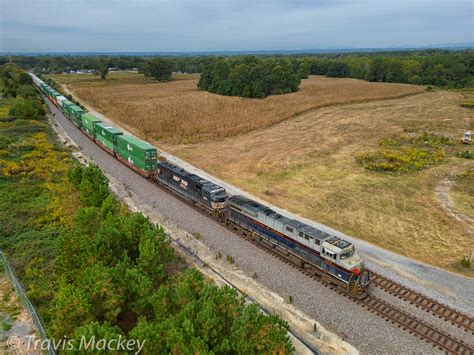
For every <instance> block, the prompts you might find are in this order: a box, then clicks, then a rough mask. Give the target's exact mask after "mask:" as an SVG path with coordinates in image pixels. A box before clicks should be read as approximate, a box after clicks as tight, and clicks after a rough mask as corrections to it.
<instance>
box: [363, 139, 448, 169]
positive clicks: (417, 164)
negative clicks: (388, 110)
mask: <svg viewBox="0 0 474 355" xmlns="http://www.w3.org/2000/svg"><path fill="white" fill-rule="evenodd" d="M451 144H453V143H452V140H451V139H450V138H448V137H444V136H437V135H432V134H427V133H423V134H422V135H421V136H418V137H414V138H411V137H397V138H386V139H382V140H380V141H379V145H378V148H377V150H376V151H375V152H365V153H360V154H358V155H356V161H357V162H358V163H359V164H360V165H362V166H364V168H366V169H367V170H372V171H386V172H393V173H396V172H409V171H419V170H422V169H425V168H427V167H429V166H432V165H437V164H440V163H441V162H442V161H443V159H444V156H445V151H444V149H443V146H444V145H451Z"/></svg>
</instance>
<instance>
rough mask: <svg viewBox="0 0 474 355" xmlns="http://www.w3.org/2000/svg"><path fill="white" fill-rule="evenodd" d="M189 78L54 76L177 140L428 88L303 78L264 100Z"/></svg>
mask: <svg viewBox="0 0 474 355" xmlns="http://www.w3.org/2000/svg"><path fill="white" fill-rule="evenodd" d="M186 77H188V78H189V80H175V81H172V82H170V83H157V82H156V81H154V80H153V79H149V78H145V77H143V76H142V75H139V74H133V73H113V74H111V79H110V80H105V81H104V80H100V79H99V78H97V77H96V76H94V75H92V74H90V75H62V76H52V78H53V79H55V80H56V81H59V82H62V83H65V84H66V85H67V86H68V88H69V89H72V91H73V92H74V93H75V94H77V95H78V96H79V97H81V98H84V99H85V100H86V102H87V103H88V104H90V105H91V106H92V107H95V108H96V109H98V110H99V111H100V112H102V113H103V114H105V115H106V116H107V117H110V118H112V119H114V120H117V121H119V122H121V123H123V124H125V125H127V126H129V127H130V128H135V129H138V130H139V132H142V133H143V134H144V135H145V136H146V137H147V139H149V140H155V141H160V142H166V143H173V144H177V143H196V142H204V141H211V140H215V139H222V138H226V137H232V136H235V135H239V134H243V133H247V132H250V131H252V130H255V129H262V128H264V127H269V126H271V125H273V124H275V123H279V122H282V121H284V120H287V119H289V118H291V117H294V116H296V115H298V114H301V113H304V112H307V111H309V110H312V109H315V108H318V107H325V106H332V105H337V104H342V103H349V102H364V101H370V100H374V99H382V98H395V97H402V96H406V95H410V94H413V93H419V92H421V91H423V90H424V88H422V87H419V86H413V85H402V84H383V83H377V84H374V83H367V82H365V81H361V80H354V79H327V78H324V77H310V78H309V79H307V80H303V81H302V84H301V89H300V91H298V92H296V93H293V94H288V95H278V96H270V97H267V98H266V99H263V100H259V99H243V98H238V97H226V96H221V95H216V94H211V93H208V92H205V91H199V90H197V87H196V84H197V78H196V77H195V76H183V75H181V76H180V77H179V78H178V79H184V78H186ZM111 86H113V89H112V88H111ZM137 133H138V132H137Z"/></svg>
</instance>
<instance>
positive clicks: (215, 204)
mask: <svg viewBox="0 0 474 355" xmlns="http://www.w3.org/2000/svg"><path fill="white" fill-rule="evenodd" d="M203 194H204V196H206V195H207V196H209V200H210V201H211V207H212V208H213V209H214V210H220V209H223V208H225V207H226V206H227V198H228V197H229V196H227V192H226V191H225V189H224V188H223V187H220V186H218V185H215V184H210V186H204V187H203Z"/></svg>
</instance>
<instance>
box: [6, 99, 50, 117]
mask: <svg viewBox="0 0 474 355" xmlns="http://www.w3.org/2000/svg"><path fill="white" fill-rule="evenodd" d="M10 115H12V116H14V117H16V118H18V119H22V120H41V119H43V118H44V116H45V112H44V109H43V105H42V103H41V101H40V100H39V99H36V98H31V97H29V98H17V99H16V101H15V103H14V104H13V106H12V108H11V109H10Z"/></svg>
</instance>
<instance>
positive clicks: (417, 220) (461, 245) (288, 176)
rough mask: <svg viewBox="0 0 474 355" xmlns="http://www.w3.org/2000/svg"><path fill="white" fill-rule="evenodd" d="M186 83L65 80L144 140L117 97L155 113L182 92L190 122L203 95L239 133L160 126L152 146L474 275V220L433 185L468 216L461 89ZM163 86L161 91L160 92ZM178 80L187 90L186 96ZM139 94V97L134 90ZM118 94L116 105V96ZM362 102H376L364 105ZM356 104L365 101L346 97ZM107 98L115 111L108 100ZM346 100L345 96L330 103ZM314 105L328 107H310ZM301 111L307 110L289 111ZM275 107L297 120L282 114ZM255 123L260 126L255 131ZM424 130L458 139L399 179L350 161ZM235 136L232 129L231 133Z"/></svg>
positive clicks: (312, 82)
mask: <svg viewBox="0 0 474 355" xmlns="http://www.w3.org/2000/svg"><path fill="white" fill-rule="evenodd" d="M60 79H61V78H60ZM61 80H62V79H61ZM192 83H193V81H191V80H189V81H183V82H179V83H178V82H172V83H169V84H150V85H148V84H146V85H138V84H134V85H129V84H127V83H126V82H124V84H123V85H114V87H108V86H110V85H108V86H107V85H106V86H104V87H101V88H97V90H96V89H92V88H85V87H83V86H82V87H81V85H80V84H77V86H76V84H72V87H73V89H74V92H75V93H76V94H79V96H80V97H81V98H82V99H84V101H86V102H87V103H89V104H91V105H92V106H94V107H95V108H96V109H98V110H99V111H101V112H103V113H106V114H107V115H108V116H109V117H110V118H111V119H115V120H117V121H120V122H121V123H125V126H128V127H130V128H131V129H132V130H133V131H134V132H136V133H138V135H140V136H142V137H143V138H145V137H150V136H151V133H150V132H153V131H154V129H153V125H151V126H150V128H149V129H150V131H145V130H143V127H142V126H141V125H142V124H144V123H143V122H144V121H143V119H142V118H141V116H140V114H139V113H138V112H143V110H144V108H142V107H138V106H137V111H136V112H135V113H133V112H134V111H129V112H130V115H129V116H128V119H127V120H126V121H125V122H124V121H122V119H121V118H120V117H119V115H114V114H113V112H123V111H125V110H129V109H130V108H131V107H132V106H133V104H132V103H130V101H128V100H126V99H125V97H124V96H123V94H122V93H123V92H125V91H126V88H128V89H129V88H130V87H134V88H135V93H133V94H132V96H133V97H137V100H138V101H139V102H143V106H144V107H150V105H151V103H150V102H151V101H152V100H154V101H153V102H156V103H157V104H158V103H159V104H160V105H161V106H159V108H156V110H155V111H154V112H164V111H163V109H164V108H165V107H169V106H168V105H170V103H176V102H177V101H175V99H176V98H177V97H182V98H183V99H184V98H186V100H189V102H186V103H184V102H183V103H180V104H179V105H178V104H176V105H177V106H179V107H176V108H173V110H174V111H173V112H181V111H182V110H184V108H186V110H185V111H187V110H191V111H189V112H188V113H187V116H186V117H190V116H192V117H194V118H193V120H196V119H197V117H198V116H194V115H192V114H193V113H194V112H203V110H204V108H199V105H198V103H197V102H196V100H197V99H196V97H202V101H199V100H197V101H198V102H210V103H208V105H211V106H212V107H213V109H212V110H211V109H210V108H209V109H208V108H206V110H209V115H210V116H212V117H225V122H233V123H234V125H235V126H238V127H240V128H239V129H237V128H235V131H233V130H232V128H228V129H227V130H225V131H222V132H223V133H222V134H223V136H229V137H227V138H225V139H220V140H212V139H211V138H212V137H220V136H215V135H213V134H212V133H207V132H202V133H201V134H197V133H195V134H191V133H189V132H192V131H188V130H190V129H191V127H188V126H187V125H185V124H184V123H177V124H176V125H175V126H174V127H173V128H172V129H171V128H168V130H172V131H174V130H176V133H175V134H178V136H177V138H173V139H169V140H163V139H160V140H157V141H155V143H156V144H157V145H158V146H159V147H160V148H162V149H163V150H165V151H168V152H170V153H173V154H175V155H177V156H180V157H181V158H183V159H185V160H187V161H189V162H191V163H193V164H195V165H197V166H199V167H200V168H202V169H204V170H206V171H208V172H210V173H212V174H214V175H216V176H218V177H220V178H223V179H225V180H226V181H229V182H231V183H233V184H235V185H237V186H240V187H242V188H243V189H245V190H247V191H249V192H251V193H253V194H255V195H257V196H259V197H261V198H262V199H265V200H267V201H269V202H271V203H273V204H275V205H278V206H280V207H284V208H286V209H289V210H291V211H292V212H296V213H298V214H300V215H303V216H305V217H308V218H311V219H313V220H317V221H319V222H322V223H325V224H327V225H329V226H331V227H333V228H336V229H338V230H340V231H342V232H344V233H346V234H349V235H353V236H354V237H357V238H360V239H364V240H367V241H369V242H371V243H373V244H376V245H379V246H381V247H384V248H386V249H389V250H392V251H394V252H397V253H400V254H402V255H406V256H409V257H412V258H415V259H418V260H420V261H423V262H426V263H429V264H432V265H436V266H439V267H443V268H446V269H448V270H451V271H455V272H460V273H463V274H466V275H469V276H474V270H472V269H471V270H467V269H462V268H461V267H460V266H459V260H460V259H461V257H463V256H464V255H468V254H470V252H471V250H472V249H473V247H474V235H473V230H474V225H473V223H471V222H470V221H465V220H462V221H461V220H458V219H456V218H455V217H453V216H452V215H450V214H449V213H448V211H447V210H446V209H445V205H444V204H443V203H442V201H441V199H440V198H439V196H438V195H437V194H436V190H437V187H438V186H439V184H440V183H441V181H443V180H445V179H451V180H453V181H454V182H455V185H454V187H453V188H452V190H451V192H450V196H451V198H452V200H453V202H454V207H455V209H459V211H460V212H461V213H463V214H465V215H466V216H468V217H470V218H474V210H473V205H474V196H473V195H472V186H473V183H474V181H473V178H472V176H471V177H467V178H464V179H463V180H462V181H461V180H459V178H458V177H457V176H458V175H460V174H462V173H463V172H465V171H467V170H469V169H470V168H473V167H474V161H472V160H471V161H469V160H465V159H461V158H457V157H456V155H455V154H456V151H457V150H459V149H470V150H473V149H474V147H473V146H471V147H468V148H466V146H464V147H461V146H460V145H459V144H458V143H457V142H458V141H459V138H460V136H461V132H462V130H464V129H469V128H470V129H471V130H472V129H473V128H474V110H469V109H465V108H461V107H460V106H459V103H460V102H462V101H463V99H464V96H463V94H462V93H458V92H447V91H435V92H425V93H422V94H419V95H414V96H409V97H404V98H399V99H391V100H380V98H381V97H383V95H382V92H383V93H384V94H385V95H387V96H389V97H392V96H401V95H406V94H408V93H410V92H413V90H414V91H415V92H416V91H418V92H419V91H422V90H423V89H422V88H419V87H411V86H404V85H392V84H383V85H381V84H371V83H365V82H360V81H357V80H350V79H349V80H348V79H326V78H319V77H314V78H311V79H309V80H307V81H306V82H304V83H303V90H301V91H300V92H299V93H297V94H290V95H284V96H278V97H270V98H268V99H266V100H262V102H255V100H241V99H236V98H228V97H216V95H211V94H207V93H202V92H197V91H195V90H194V89H193V88H192V87H191V86H192V85H191V84H192ZM160 85H161V86H164V87H167V88H165V89H163V88H162V89H157V87H159V86H160ZM181 85H182V86H181ZM392 86H393V87H392ZM185 87H187V88H188V90H190V91H189V92H188V93H185V92H186V90H185V89H184V88H185ZM325 88H326V90H325ZM362 88H364V89H362ZM180 90H183V91H180ZM409 90H412V91H409ZM173 91H178V93H173ZM159 92H161V94H160V95H163V96H164V95H165V94H164V93H165V92H168V94H169V95H170V102H169V103H166V100H164V99H159V100H157V101H156V97H157V95H158V93H159ZM361 92H363V94H362V93H361ZM138 93H141V94H140V95H142V96H143V97H138V96H140V95H139V94H138ZM310 93H312V95H313V96H311V94H310ZM118 94H120V95H119V96H121V97H123V98H124V100H125V102H124V103H120V102H119V101H114V100H113V99H112V98H113V97H115V95H118ZM160 95H158V96H160ZM369 95H371V96H369ZM211 97H212V100H211V99H210V98H211ZM369 97H372V98H375V99H378V100H377V101H368V100H369ZM296 98H298V100H299V101H296ZM269 99H271V100H269ZM344 100H345V101H344ZM357 100H361V101H364V102H362V103H350V102H353V101H357ZM111 102H113V103H114V104H113V105H115V106H116V107H111V106H110V105H111ZM218 102H220V103H221V104H220V105H221V106H219V105H217V103H218ZM224 102H228V103H229V104H228V105H224V104H223V103H224ZM283 102H284V103H283ZM344 102H349V103H346V104H338V103H344ZM215 105H217V106H215ZM311 105H316V107H318V106H317V105H320V106H327V107H322V108H318V109H313V110H310V107H311ZM247 106H248V107H247ZM302 106H303V107H307V109H302ZM237 107H241V109H240V110H241V111H239V112H240V113H239V116H238V117H239V118H235V116H232V115H231V112H234V110H237ZM160 110H161V111H160ZM170 110H171V108H170ZM194 110H196V111H194ZM301 111H307V112H306V113H302V114H298V115H296V113H297V112H301ZM166 112H167V111H166ZM244 112H245V113H246V115H247V114H248V115H251V114H252V113H253V114H254V116H253V117H254V120H255V121H258V123H257V122H250V121H249V120H245V121H246V123H245V124H244V125H243V123H242V122H240V120H244V119H243V118H242V117H243V115H244ZM256 112H261V113H262V115H264V114H265V113H266V115H264V116H265V117H267V118H265V119H260V116H259V115H256ZM277 113H283V114H288V115H289V117H292V116H294V117H292V118H291V119H283V118H282V117H279V116H278V115H277ZM214 119H215V118H214ZM214 119H210V120H209V121H208V120H205V119H202V122H201V124H202V125H203V126H205V127H212V126H213V124H214V123H212V122H213V120H214ZM166 120H168V122H172V120H169V119H166ZM147 122H148V121H147ZM210 122H211V123H212V124H211V123H210ZM194 124H196V123H194ZM160 125H161V123H159V122H157V123H156V126H160ZM242 125H243V126H242ZM255 126H257V127H258V129H254V130H252V127H255ZM147 127H148V126H147ZM241 129H244V130H243V131H241ZM198 130H200V129H198ZM246 131H248V132H247V133H245V134H243V132H246ZM424 131H426V132H431V133H435V134H443V135H448V136H450V137H452V138H454V140H455V142H456V144H455V145H454V146H452V147H450V148H449V149H448V153H449V154H447V157H446V159H445V161H444V162H443V164H441V165H438V166H435V167H432V168H429V169H425V170H422V171H420V172H417V173H407V174H401V175H396V174H388V173H375V172H370V171H367V170H365V169H364V168H362V167H361V166H360V165H358V164H357V163H356V161H355V158H354V157H355V155H356V154H357V153H360V152H363V151H367V150H371V149H375V148H376V146H377V143H378V141H379V140H380V139H381V138H386V137H388V136H397V135H400V134H419V133H421V132H424ZM179 132H181V134H182V136H180V135H179V134H180V133H179ZM231 132H234V133H233V134H235V135H234V136H230V135H231ZM237 133H241V134H237ZM186 134H188V135H189V134H191V136H186V137H188V138H189V137H194V138H193V139H194V141H196V143H193V144H174V142H176V141H180V139H179V137H183V136H185V135H186ZM193 139H190V141H193ZM204 139H205V140H206V141H200V140H204Z"/></svg>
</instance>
